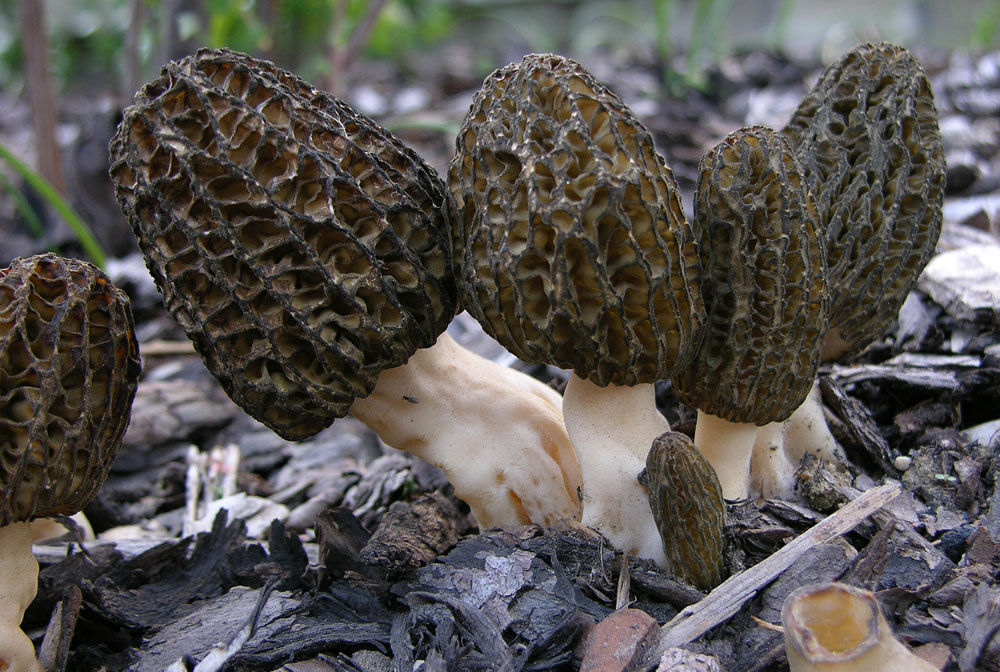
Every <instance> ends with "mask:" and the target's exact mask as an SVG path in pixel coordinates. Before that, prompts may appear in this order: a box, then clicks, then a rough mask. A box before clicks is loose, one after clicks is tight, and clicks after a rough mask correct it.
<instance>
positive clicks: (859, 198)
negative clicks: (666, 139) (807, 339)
mask: <svg viewBox="0 0 1000 672" xmlns="http://www.w3.org/2000/svg"><path fill="white" fill-rule="evenodd" d="M782 134H783V135H784V136H785V138H787V139H788V141H789V143H790V144H791V145H792V148H793V150H794V151H795V155H796V157H797V158H798V160H799V162H800V163H801V165H802V172H803V177H804V179H805V182H806V186H807V187H808V188H809V189H810V191H811V192H812V194H813V196H814V198H815V200H816V210H817V217H818V220H819V225H820V229H821V230H822V232H823V236H824V237H825V240H826V255H827V266H828V276H829V284H830V297H831V303H830V328H829V332H828V333H827V336H826V344H825V346H824V353H823V358H824V359H825V360H830V359H835V358H837V357H839V356H841V355H844V354H848V353H852V352H857V351H859V350H861V349H862V348H864V347H865V346H867V345H868V344H869V343H870V342H871V341H873V340H874V339H875V338H877V337H879V336H880V335H881V334H883V333H884V332H885V330H886V329H887V328H888V326H889V324H890V323H891V322H892V320H893V319H894V318H895V316H896V313H897V312H899V308H900V306H901V305H902V304H903V301H904V300H905V299H906V295H907V294H908V293H909V291H910V289H912V287H913V285H914V284H915V283H916V281H917V276H918V275H919V274H920V271H921V270H922V269H923V268H924V266H925V265H926V264H927V262H928V261H929V260H930V257H931V255H932V254H933V253H934V246H935V245H936V243H937V239H938V235H939V234H940V232H941V221H942V210H941V206H942V203H943V199H944V183H945V159H944V150H943V147H942V144H941V133H940V129H939V127H938V114H937V110H936V108H935V106H934V95H933V93H932V91H931V86H930V82H929V81H928V80H927V76H926V75H925V74H924V71H923V68H921V67H920V64H919V63H918V62H917V60H916V59H915V58H914V57H913V55H912V54H910V53H909V52H908V51H907V50H906V49H904V48H902V47H899V46H896V45H894V44H889V43H885V42H883V43H882V44H878V45H876V44H861V45H858V46H857V47H855V48H854V49H852V50H850V51H849V52H848V53H846V54H845V55H844V56H842V57H841V58H840V59H838V60H837V61H836V62H835V63H833V64H832V65H830V67H828V68H827V69H826V71H825V72H824V73H823V75H822V76H821V77H820V78H819V81H817V82H816V84H815V85H814V86H813V88H812V90H810V91H809V93H808V94H807V95H806V96H805V98H804V99H803V101H802V102H801V104H800V105H799V107H798V109H797V110H796V111H795V113H794V114H793V115H792V118H791V120H790V121H789V122H788V124H787V125H786V126H785V128H784V129H783V130H782Z"/></svg>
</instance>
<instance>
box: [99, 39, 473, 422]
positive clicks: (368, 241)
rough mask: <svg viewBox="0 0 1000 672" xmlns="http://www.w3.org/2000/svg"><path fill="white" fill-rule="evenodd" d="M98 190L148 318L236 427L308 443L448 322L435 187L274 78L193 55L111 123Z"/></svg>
mask: <svg viewBox="0 0 1000 672" xmlns="http://www.w3.org/2000/svg"><path fill="white" fill-rule="evenodd" d="M111 157H112V167H111V177H112V180H113V182H114V184H115V191H116V195H117V198H118V201H119V203H120V205H121V206H122V209H123V211H124V212H125V214H126V216H127V217H128V220H129V222H130V224H131V226H132V229H133V231H134V233H135V235H136V237H137V238H138V239H139V247H140V249H141V250H142V253H143V255H144V257H145V258H146V264H147V266H148V267H149V270H150V272H151V274H152V275H153V278H154V279H155V281H156V283H157V285H158V287H159V289H160V291H161V293H162V294H163V299H164V303H165V305H166V307H167V309H168V310H169V311H170V313H171V314H172V315H173V317H174V319H175V320H176V321H177V322H178V323H179V324H180V325H181V326H182V327H183V329H184V330H185V332H187V335H188V336H189V338H191V340H192V341H193V342H194V345H195V348H196V349H197V350H198V352H199V353H200V354H201V356H202V358H203V359H204V361H205V364H206V365H207V367H208V369H209V370H210V371H211V372H212V374H213V375H215V377H216V378H218V379H219V381H220V382H221V383H222V386H223V388H224V389H225V390H226V392H227V393H228V394H229V396H230V397H231V398H232V399H233V400H234V401H235V402H236V403H237V404H238V405H240V406H241V407H242V408H243V409H244V410H245V411H246V412H247V413H248V414H249V415H251V416H252V417H254V418H256V419H257V420H259V421H261V422H262V423H264V424H265V425H267V426H268V427H269V428H270V429H272V430H273V431H274V432H276V433H277V434H279V435H281V436H282V437H284V438H286V439H303V438H306V437H309V436H311V435H313V434H315V433H316V432H318V431H320V430H321V429H323V428H324V427H326V426H328V425H329V424H330V423H332V422H333V421H334V420H335V419H336V418H338V417H341V416H343V415H344V414H346V413H347V412H348V409H349V408H350V406H351V403H352V402H353V401H354V399H356V398H358V397H364V396H367V395H368V394H369V393H370V392H371V391H372V389H373V388H374V386H375V381H376V379H377V378H378V375H379V373H380V372H381V371H383V370H385V369H387V368H391V367H395V366H399V365H401V364H403V363H405V362H406V360H407V359H408V358H409V356H410V355H411V354H413V352H415V351H416V350H417V349H418V348H422V347H427V346H430V345H432V344H433V343H434V341H435V340H436V339H437V337H438V335H439V334H440V333H441V332H442V331H444V329H445V327H446V326H447V325H448V323H449V322H450V320H451V319H452V317H453V316H454V313H455V310H456V305H457V290H456V289H455V284H454V273H453V268H452V257H451V239H450V230H449V226H450V224H449V216H448V213H447V211H446V207H447V199H446V197H445V185H444V183H443V182H442V181H441V179H440V178H439V177H438V176H437V174H436V173H435V172H434V170H433V169H432V168H430V167H429V166H428V165H427V164H425V163H424V162H423V161H422V160H421V159H420V158H419V157H418V156H417V155H416V154H415V153H414V152H412V151H411V150H409V149H408V148H406V147H405V146H404V145H403V144H402V143H401V142H400V141H399V140H398V139H396V138H395V137H394V136H392V134H390V133H389V132H388V131H387V130H385V129H384V128H382V127H381V126H379V125H378V124H376V123H375V122H374V121H372V120H371V119H369V118H367V117H365V116H363V115H361V114H359V113H357V112H355V111H353V110H352V109H351V108H350V107H348V106H347V105H346V104H345V103H343V102H342V101H340V100H338V99H336V98H334V97H332V96H330V95H328V94H324V93H322V92H320V91H318V90H316V89H314V88H312V87H311V86H309V85H308V84H306V83H305V82H303V81H302V80H300V79H299V78H297V77H295V76H294V75H292V74H290V73H288V72H285V71H283V70H280V69H279V68H277V67H275V66H274V65H273V64H271V63H268V62H266V61H261V60H257V59H254V58H252V57H249V56H246V55H243V54H238V53H235V52H231V51H228V50H202V51H199V52H198V53H197V54H196V55H195V56H193V57H188V58H185V59H183V60H181V61H179V62H176V63H171V64H169V65H167V66H166V67H165V68H164V69H163V71H162V72H161V75H160V77H159V78H158V79H157V80H155V81H153V82H152V83H150V84H148V85H147V86H146V87H145V88H144V89H143V90H142V91H140V92H139V93H138V94H137V96H136V99H135V101H134V103H133V105H132V106H130V107H129V108H127V109H126V110H125V114H124V118H123V120H122V122H121V124H120V126H119V128H118V132H117V134H116V135H115V137H114V138H113V139H112V141H111Z"/></svg>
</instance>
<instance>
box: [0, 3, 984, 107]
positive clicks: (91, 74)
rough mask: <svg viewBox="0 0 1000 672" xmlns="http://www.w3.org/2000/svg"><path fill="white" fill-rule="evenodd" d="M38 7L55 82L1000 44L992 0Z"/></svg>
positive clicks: (698, 64)
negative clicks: (253, 60) (547, 54)
mask: <svg viewBox="0 0 1000 672" xmlns="http://www.w3.org/2000/svg"><path fill="white" fill-rule="evenodd" d="M31 1H33V2H38V1H40V0H31ZM18 5H19V2H18V0H0V87H2V89H3V90H4V91H6V92H12V91H17V90H18V89H19V88H20V87H21V86H23V74H22V73H23V68H22V67H21V66H22V59H23V57H22V48H21V47H22V39H23V37H22V36H21V34H20V32H19V30H18V21H17V12H18ZM45 8H46V13H47V23H48V26H47V33H48V41H49V53H50V67H51V71H52V74H53V77H54V83H55V87H56V90H57V91H66V90H72V89H74V88H78V87H86V88H93V87H94V86H95V85H104V86H105V87H109V88H110V87H120V88H121V89H122V90H123V91H127V90H130V89H131V90H134V87H137V86H138V85H139V84H141V83H142V82H144V81H147V80H148V79H150V78H151V77H152V76H153V75H155V73H156V71H157V70H158V69H159V66H160V65H161V64H162V63H164V62H165V61H167V60H169V59H170V58H175V57H178V56H181V55H183V54H185V53H189V52H190V51H193V50H194V49H195V48H197V47H198V46H213V47H219V46H227V47H231V48H233V49H236V50H239V51H245V52H248V53H252V54H254V55H258V56H263V57H267V58H271V59H273V60H275V61H276V62H278V63H280V64H281V65H282V66H283V67H286V68H289V69H291V70H294V71H295V72H297V73H298V74H300V75H301V76H303V77H305V78H306V79H307V80H309V81H315V82H319V83H322V82H326V83H327V84H330V83H332V84H334V85H336V84H337V83H338V81H337V77H336V76H337V75H339V74H341V73H337V72H334V69H335V68H338V66H339V68H340V69H343V68H344V67H345V66H348V67H349V65H350V63H351V61H352V60H353V59H356V58H358V57H364V58H366V59H371V60H383V61H390V62H392V63H393V64H394V65H395V66H397V67H398V68H399V69H400V70H401V71H403V72H404V73H406V72H407V71H408V70H410V65H411V62H412V57H413V56H414V55H415V54H416V55H419V54H427V53H429V52H433V51H435V50H438V49H441V48H443V47H445V46H453V47H454V46H455V45H462V44H465V45H467V46H468V47H469V48H468V50H467V53H468V54H469V55H470V58H473V59H475V62H474V63H472V65H473V66H474V67H475V68H476V69H477V70H478V71H480V72H481V73H482V74H485V73H486V72H488V71H489V70H491V69H492V68H494V67H497V66H498V65H502V64H503V63H501V62H500V61H501V60H503V59H504V58H507V59H509V60H512V59H514V58H518V57H519V56H520V54H519V53H515V52H518V51H520V52H522V53H525V52H528V51H557V52H560V53H563V54H566V55H570V56H574V57H577V58H586V57H587V56H588V55H590V54H592V53H594V52H595V51H598V50H602V49H604V50H606V49H651V50H655V53H656V54H657V55H658V56H659V57H660V58H661V59H662V62H663V67H664V74H665V76H666V77H667V78H668V79H669V78H674V79H675V81H678V80H679V81H681V82H682V83H684V84H694V85H702V84H703V83H704V82H703V81H702V80H701V79H700V73H701V72H703V70H704V68H705V67H706V66H707V65H708V64H711V63H712V62H715V61H718V60H719V59H721V58H724V57H726V56H728V55H731V54H733V53H738V52H739V51H740V50H745V49H748V48H754V47H760V46H770V47H774V48H784V49H787V50H792V51H796V50H797V51H799V52H809V51H812V52H815V51H817V50H829V51H830V52H831V53H839V51H840V50H841V46H842V44H847V43H851V44H853V43H855V42H857V41H858V40H859V39H892V40H896V41H899V42H902V43H904V44H909V45H910V46H927V47H941V48H957V49H962V50H988V49H993V48H997V47H998V46H1000V2H997V0H890V1H887V2H880V3H872V2H870V1H869V0H837V2H832V3H831V2H828V1H827V0H740V2H736V0H634V1H626V0H554V1H553V0H548V1H546V2H541V1H538V0H73V1H66V2H63V1H52V0H49V1H48V2H46V3H45ZM338 59H340V60H338ZM416 74H419V73H416ZM331 77H333V81H332V82H331Z"/></svg>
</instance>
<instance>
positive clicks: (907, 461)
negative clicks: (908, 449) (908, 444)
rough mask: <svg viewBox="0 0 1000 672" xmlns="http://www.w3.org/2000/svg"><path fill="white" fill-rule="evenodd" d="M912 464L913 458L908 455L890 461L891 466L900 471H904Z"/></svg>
mask: <svg viewBox="0 0 1000 672" xmlns="http://www.w3.org/2000/svg"><path fill="white" fill-rule="evenodd" d="M911 464H913V458H912V457H910V456H909V455H899V456H898V457H896V459H895V460H893V461H892V466H894V467H896V468H897V469H899V470H900V471H906V470H907V469H909V468H910V465H911Z"/></svg>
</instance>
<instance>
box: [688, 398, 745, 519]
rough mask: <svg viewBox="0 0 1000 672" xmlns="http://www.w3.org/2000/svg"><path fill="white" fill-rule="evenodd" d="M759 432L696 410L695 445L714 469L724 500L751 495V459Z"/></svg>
mask: <svg viewBox="0 0 1000 672" xmlns="http://www.w3.org/2000/svg"><path fill="white" fill-rule="evenodd" d="M759 429H760V428H759V427H758V426H757V425H754V424H750V423H746V422H730V421H729V420H724V419H723V418H720V417H717V416H715V415H711V414H709V413H705V412H704V411H701V410H699V411H698V420H697V424H696V425H695V430H694V445H696V446H697V447H698V450H700V451H701V453H702V455H704V456H705V458H706V459H708V461H709V463H711V465H712V466H713V467H714V468H715V473H716V475H717V476H718V477H719V483H721V484H722V496H723V497H725V498H726V499H729V500H736V499H746V498H747V497H749V496H750V494H751V493H750V457H751V455H752V454H753V448H754V443H755V442H756V440H757V432H758V430H759Z"/></svg>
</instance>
